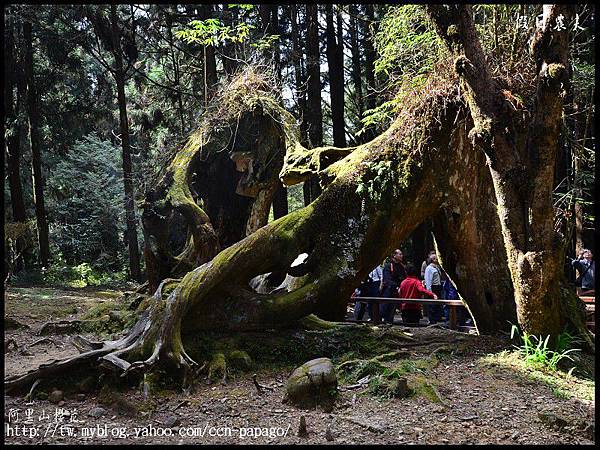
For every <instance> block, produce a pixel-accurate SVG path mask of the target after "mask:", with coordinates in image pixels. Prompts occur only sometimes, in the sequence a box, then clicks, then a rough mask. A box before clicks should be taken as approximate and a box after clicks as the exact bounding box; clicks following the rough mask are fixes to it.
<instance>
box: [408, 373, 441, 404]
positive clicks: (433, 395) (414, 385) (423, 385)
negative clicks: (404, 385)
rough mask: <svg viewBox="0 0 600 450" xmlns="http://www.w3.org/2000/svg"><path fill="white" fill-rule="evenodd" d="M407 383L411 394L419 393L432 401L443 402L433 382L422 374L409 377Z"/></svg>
mask: <svg viewBox="0 0 600 450" xmlns="http://www.w3.org/2000/svg"><path fill="white" fill-rule="evenodd" d="M408 383H409V386H410V389H411V390H412V392H413V395H420V396H422V397H425V398H426V399H428V400H429V401H431V402H433V403H443V400H442V397H441V395H440V393H439V392H438V390H437V387H436V386H435V384H434V383H433V382H432V381H430V380H428V379H427V378H425V377H424V376H423V375H417V376H414V377H412V378H410V379H409V382H408Z"/></svg>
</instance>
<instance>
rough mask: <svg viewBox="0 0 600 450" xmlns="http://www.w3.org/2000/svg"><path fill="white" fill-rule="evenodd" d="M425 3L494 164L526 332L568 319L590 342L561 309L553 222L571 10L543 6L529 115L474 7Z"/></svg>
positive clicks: (474, 134)
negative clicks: (503, 81) (519, 108)
mask: <svg viewBox="0 0 600 450" xmlns="http://www.w3.org/2000/svg"><path fill="white" fill-rule="evenodd" d="M428 8H429V12H430V15H431V17H432V19H433V21H434V23H435V24H436V26H437V29H438V33H439V35H440V36H441V37H442V39H443V40H444V41H445V43H446V44H447V46H448V48H449V50H450V51H451V52H452V53H453V54H454V56H455V57H456V60H455V69H456V72H457V73H458V75H459V76H460V79H461V83H462V85H463V87H464V93H465V94H464V95H465V99H466V101H467V104H468V106H469V110H470V112H471V116H472V118H473V127H472V129H471V131H470V132H469V138H470V139H471V140H472V141H473V143H474V145H476V147H477V148H479V149H481V150H482V151H483V153H484V154H485V159H486V163H487V166H488V167H489V171H490V175H491V179H492V182H493V186H494V193H495V197H496V203H497V214H498V217H499V220H500V225H501V230H502V242H503V246H504V251H505V254H506V258H507V262H508V269H509V271H510V275H511V279H512V285H513V289H514V297H515V303H516V312H517V318H518V322H519V325H520V326H521V327H522V329H523V330H524V331H526V332H527V333H529V334H533V335H542V336H545V335H551V336H553V337H554V338H555V337H557V336H558V335H559V334H560V333H561V332H562V331H563V330H564V327H565V325H566V324H567V323H571V325H572V326H573V327H574V328H575V329H576V330H577V331H578V332H579V334H581V335H582V336H583V337H584V338H585V339H586V340H587V343H588V344H589V345H590V346H593V343H592V338H591V336H590V334H589V333H588V332H587V330H586V328H585V322H583V321H580V320H579V319H578V317H577V316H575V317H569V316H567V315H565V314H564V308H563V306H564V305H562V304H561V300H563V298H564V296H561V293H560V287H561V283H562V282H563V279H564V276H563V274H562V269H563V265H562V264H561V261H562V258H563V248H562V247H563V246H562V243H561V240H560V237H559V236H558V235H557V233H556V232H555V230H554V226H553V225H554V210H553V204H552V190H553V187H554V186H553V183H554V167H555V162H556V155H557V153H558V137H559V134H560V127H561V123H562V122H561V114H562V104H563V98H564V96H565V88H566V86H567V84H568V78H569V75H568V71H567V69H566V67H568V52H569V45H568V42H569V32H568V29H567V28H568V27H563V29H561V28H560V27H557V26H556V23H557V20H558V19H557V18H558V17H559V16H562V17H564V18H568V17H570V16H571V13H572V9H571V8H570V7H569V6H567V5H546V6H544V9H543V19H542V21H541V26H540V27H539V28H538V30H537V32H536V36H535V37H534V39H533V41H532V51H533V55H534V58H535V60H536V63H537V74H536V75H537V78H538V80H537V92H536V94H535V98H534V102H533V107H532V108H533V110H532V114H531V117H530V118H528V119H524V118H521V117H519V116H518V115H517V114H515V112H514V110H513V109H511V108H510V107H509V106H508V102H507V101H506V94H505V91H504V90H502V89H501V86H500V84H499V83H498V82H497V81H496V80H494V79H493V77H492V74H491V71H490V69H489V67H488V63H487V61H486V57H485V55H484V52H483V50H482V47H481V44H480V42H479V38H478V36H477V32H476V30H475V25H474V22H473V17H472V13H471V8H470V7H468V6H466V5H452V6H449V7H445V6H440V5H431V6H429V7H428ZM565 301H566V300H565Z"/></svg>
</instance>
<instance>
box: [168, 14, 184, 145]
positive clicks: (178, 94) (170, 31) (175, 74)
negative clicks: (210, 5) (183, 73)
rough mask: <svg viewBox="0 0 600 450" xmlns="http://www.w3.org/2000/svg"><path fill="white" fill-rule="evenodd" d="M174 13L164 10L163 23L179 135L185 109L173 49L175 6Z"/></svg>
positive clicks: (182, 132) (177, 62) (177, 63)
mask: <svg viewBox="0 0 600 450" xmlns="http://www.w3.org/2000/svg"><path fill="white" fill-rule="evenodd" d="M174 8H175V11H171V10H170V8H169V7H167V8H165V10H164V13H165V23H166V26H167V43H168V44H169V56H170V57H171V64H172V65H173V88H174V89H175V91H176V92H175V95H176V97H177V107H178V113H179V123H180V135H182V136H183V134H184V133H185V131H186V126H185V123H186V120H185V109H184V107H183V98H182V96H181V83H180V72H179V71H180V69H179V61H178V58H177V55H176V54H175V47H174V46H173V29H172V28H173V14H177V5H175V6H174Z"/></svg>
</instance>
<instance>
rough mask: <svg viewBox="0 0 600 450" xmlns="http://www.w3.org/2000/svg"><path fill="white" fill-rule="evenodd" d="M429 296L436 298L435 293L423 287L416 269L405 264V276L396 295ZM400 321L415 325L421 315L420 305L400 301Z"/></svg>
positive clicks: (401, 296)
mask: <svg viewBox="0 0 600 450" xmlns="http://www.w3.org/2000/svg"><path fill="white" fill-rule="evenodd" d="M423 295H426V296H427V297H429V298H433V299H434V300H437V298H438V297H437V295H435V294H434V293H433V292H431V291H428V290H427V289H425V288H424V287H423V283H421V280H419V279H418V278H417V269H416V267H415V266H413V265H412V264H409V265H408V266H406V278H405V279H404V280H403V281H402V283H400V288H399V289H398V296H399V297H400V298H423ZM400 311H401V314H402V322H403V323H405V324H411V325H417V324H418V323H419V321H420V320H421V317H422V306H421V305H420V304H419V303H402V305H401V306H400Z"/></svg>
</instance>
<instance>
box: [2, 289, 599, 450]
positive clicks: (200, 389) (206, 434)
mask: <svg viewBox="0 0 600 450" xmlns="http://www.w3.org/2000/svg"><path fill="white" fill-rule="evenodd" d="M120 295H121V293H120V292H118V291H102V290H93V289H88V290H60V289H51V288H43V289H42V288H9V290H8V292H7V297H6V305H5V314H6V316H8V317H10V318H12V319H15V320H16V321H18V322H20V323H22V324H24V325H27V327H28V328H20V329H7V330H6V331H5V343H6V342H7V341H8V340H10V339H13V340H14V343H15V344H16V346H15V345H12V346H10V347H9V349H8V350H7V351H6V352H5V363H6V364H5V376H7V375H13V374H16V373H23V372H25V371H27V370H29V369H31V368H34V367H37V365H39V364H40V363H44V362H49V361H51V360H54V359H59V358H64V357H66V356H72V355H76V354H77V353H78V351H77V349H76V348H75V347H74V346H73V345H72V344H71V339H72V336H71V335H59V334H52V335H49V336H47V337H48V338H49V339H47V340H44V341H40V339H42V338H43V337H42V336H39V335H37V333H38V331H39V329H40V328H41V326H42V325H43V324H44V323H45V322H47V321H50V320H62V319H74V318H79V317H81V316H82V315H83V314H84V313H85V312H86V311H88V310H89V309H90V308H92V307H94V306H97V305H99V304H101V303H103V302H107V301H114V300H115V299H118V298H119V297H120ZM409 331H410V332H411V333H412V334H413V336H414V337H415V338H418V339H422V338H423V339H425V338H431V337H432V336H433V337H436V336H439V337H440V338H443V337H444V336H447V335H449V334H452V333H454V334H456V332H453V331H449V330H443V329H438V328H413V329H409ZM83 335H84V336H86V335H85V334H83ZM462 336H465V342H468V346H467V347H465V346H462V347H461V351H453V349H446V350H445V351H444V353H443V355H441V354H440V356H439V360H436V361H437V362H436V364H433V365H431V366H430V367H427V368H426V369H424V370H423V375H424V376H427V377H428V379H430V380H434V383H435V386H437V391H438V392H437V399H431V398H428V397H426V396H419V395H416V396H411V397H408V398H401V399H391V400H383V399H381V398H378V397H375V396H373V395H370V394H369V393H368V392H367V387H366V386H363V387H358V388H352V389H348V388H347V387H346V386H344V385H342V386H341V388H340V393H339V396H338V399H337V400H336V404H335V407H334V409H333V411H331V412H324V411H322V410H319V409H316V410H302V409H298V408H295V407H292V406H290V405H288V404H286V403H282V399H283V397H284V392H285V382H286V380H287V377H288V375H289V374H290V372H291V370H292V369H293V368H294V367H289V368H286V369H284V370H274V369H272V368H271V369H264V370H262V371H255V372H251V373H246V374H241V375H239V374H238V375H236V376H233V377H230V378H229V379H228V381H227V384H222V383H215V384H209V382H208V381H207V380H202V381H201V382H200V383H199V385H198V386H197V388H196V390H195V392H193V393H183V392H168V393H162V394H160V395H155V396H151V397H150V398H145V397H144V394H143V393H142V392H140V391H139V390H136V389H133V390H129V391H125V392H121V393H119V394H118V396H119V398H120V399H121V401H117V402H113V403H112V404H107V403H106V402H105V401H102V393H101V392H93V391H92V392H88V393H79V394H72V395H70V396H66V397H65V398H63V399H60V397H57V398H51V399H49V400H38V399H36V400H31V401H29V400H25V399H24V398H23V396H6V395H5V411H4V422H5V431H4V435H5V440H6V443H9V444H28V443H29V444H40V443H52V444H57V443H62V444H77V443H88V442H89V443H98V444H100V443H110V444H134V443H143V444H149V443H151V444H161V443H164V444H181V443H185V444H196V443H198V444H238V443H244V444H264V443H274V444H284V443H285V444H301V443H306V444H324V443H325V444H411V443H412V444H593V443H594V433H595V431H594V430H595V401H594V395H593V393H594V389H595V383H594V376H595V375H594V373H593V369H590V370H592V373H591V375H590V373H589V371H588V373H587V375H585V376H583V375H582V376H580V377H578V376H577V375H576V374H577V371H575V372H574V374H575V376H570V377H566V376H565V377H562V381H561V383H562V384H560V386H559V385H558V384H557V385H552V383H549V382H547V381H546V382H544V380H547V378H548V377H546V378H544V376H542V375H540V374H539V373H537V374H536V373H534V372H535V371H529V372H528V371H523V370H518V368H517V367H516V366H512V365H510V364H509V363H508V362H510V358H508V357H505V356H506V353H504V354H502V353H499V352H501V350H503V349H507V348H509V347H510V343H509V342H508V339H507V338H504V337H489V336H467V335H462ZM87 337H93V336H92V335H90V334H88V335H87ZM37 341H39V342H37ZM34 343H35V345H32V344H34ZM5 345H6V344H5ZM15 347H16V348H15ZM404 350H407V351H408V352H409V353H410V357H411V358H413V359H415V360H418V359H419V358H430V357H431V348H429V349H427V350H424V349H422V350H420V349H419V347H418V346H415V347H411V348H410V349H404ZM497 355H500V356H497ZM502 355H505V356H502ZM589 358H592V357H591V356H590V357H588V360H587V364H588V366H589V367H593V360H590V359H589ZM507 361H508V362H507ZM253 373H256V375H257V380H258V382H259V383H260V384H261V385H265V386H268V387H269V388H271V389H263V390H262V392H260V393H259V392H258V390H257V388H256V387H255V385H254V382H253V381H252V374H253ZM45 390H47V391H48V393H50V394H51V393H52V391H53V389H52V387H46V388H45ZM51 396H52V395H51ZM50 400H53V401H50ZM123 405H125V406H123ZM126 405H142V406H140V407H139V408H129V407H126ZM301 416H304V418H305V422H306V429H307V431H308V436H306V437H299V436H298V427H299V423H300V420H301Z"/></svg>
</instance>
